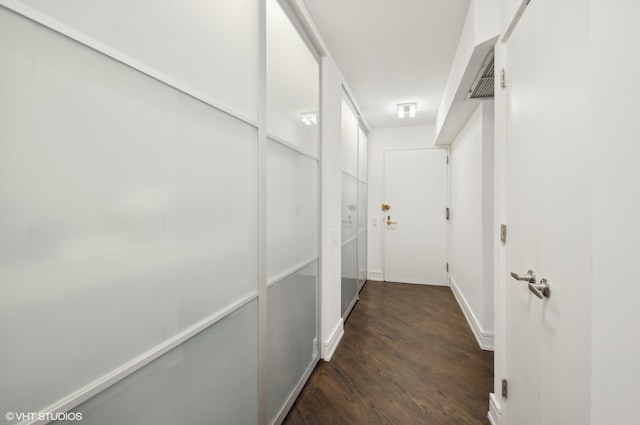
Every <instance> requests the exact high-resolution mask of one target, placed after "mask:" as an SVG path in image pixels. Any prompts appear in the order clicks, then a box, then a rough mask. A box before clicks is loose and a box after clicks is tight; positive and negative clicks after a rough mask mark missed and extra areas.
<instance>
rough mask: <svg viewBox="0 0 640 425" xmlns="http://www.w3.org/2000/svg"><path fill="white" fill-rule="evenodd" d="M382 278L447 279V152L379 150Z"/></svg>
mask: <svg viewBox="0 0 640 425" xmlns="http://www.w3.org/2000/svg"><path fill="white" fill-rule="evenodd" d="M384 199H385V201H384V202H385V204H384V205H385V206H384V207H382V206H381V207H382V208H384V209H383V210H382V213H381V221H382V223H381V224H382V226H384V229H385V232H384V233H385V238H384V279H385V280H386V281H391V282H404V283H419V284H430V285H446V284H447V269H446V263H447V220H446V208H447V151H446V150H445V149H409V150H388V151H385V153H384Z"/></svg>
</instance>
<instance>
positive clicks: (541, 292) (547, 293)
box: [529, 278, 551, 299]
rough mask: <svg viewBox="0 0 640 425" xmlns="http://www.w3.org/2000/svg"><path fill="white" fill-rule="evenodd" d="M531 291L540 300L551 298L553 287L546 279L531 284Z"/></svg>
mask: <svg viewBox="0 0 640 425" xmlns="http://www.w3.org/2000/svg"><path fill="white" fill-rule="evenodd" d="M529 290H530V291H531V292H533V293H534V294H535V296H536V297H538V298H540V299H543V298H549V297H551V285H550V284H549V281H548V280H547V279H544V278H543V279H541V280H540V283H529Z"/></svg>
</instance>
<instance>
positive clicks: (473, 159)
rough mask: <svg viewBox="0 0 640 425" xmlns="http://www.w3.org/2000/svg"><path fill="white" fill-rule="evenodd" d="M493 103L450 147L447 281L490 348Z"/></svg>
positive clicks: (477, 114)
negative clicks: (449, 217) (490, 156)
mask: <svg viewBox="0 0 640 425" xmlns="http://www.w3.org/2000/svg"><path fill="white" fill-rule="evenodd" d="M492 120H493V103H492V102H488V103H487V104H485V105H483V104H482V103H478V107H477V108H476V110H475V112H474V113H473V115H472V116H471V118H470V119H469V121H468V122H467V124H466V126H465V127H464V128H463V129H462V131H461V132H460V134H458V136H457V137H456V139H455V141H454V143H453V144H452V145H451V158H450V196H451V198H450V206H451V219H450V246H449V279H450V285H451V287H452V289H453V291H454V294H455V295H456V298H457V299H458V302H459V303H460V305H461V308H462V310H463V311H464V313H465V316H466V317H467V320H468V321H469V324H470V326H471V328H472V330H473V332H474V334H475V336H476V339H477V340H478V343H479V344H480V346H481V347H483V348H486V349H491V348H492V347H493V247H492V245H491V242H492V239H491V235H492V233H493V232H492V231H491V229H492V228H493V213H492V211H493V196H492V194H493V179H492V178H490V177H489V176H490V175H491V173H493V168H492V165H493V162H492V158H489V155H492V154H493V149H492V146H493V121H492Z"/></svg>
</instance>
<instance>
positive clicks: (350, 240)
mask: <svg viewBox="0 0 640 425" xmlns="http://www.w3.org/2000/svg"><path fill="white" fill-rule="evenodd" d="M354 221H355V220H354ZM357 239H358V235H355V236H354V237H352V238H350V239H347V240H346V241H344V242H342V245H341V246H340V248H344V247H345V246H347V245H349V244H350V243H351V242H353V241H355V240H357Z"/></svg>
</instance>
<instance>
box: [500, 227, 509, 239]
mask: <svg viewBox="0 0 640 425" xmlns="http://www.w3.org/2000/svg"><path fill="white" fill-rule="evenodd" d="M500 242H502V243H507V225H506V224H501V225H500Z"/></svg>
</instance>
